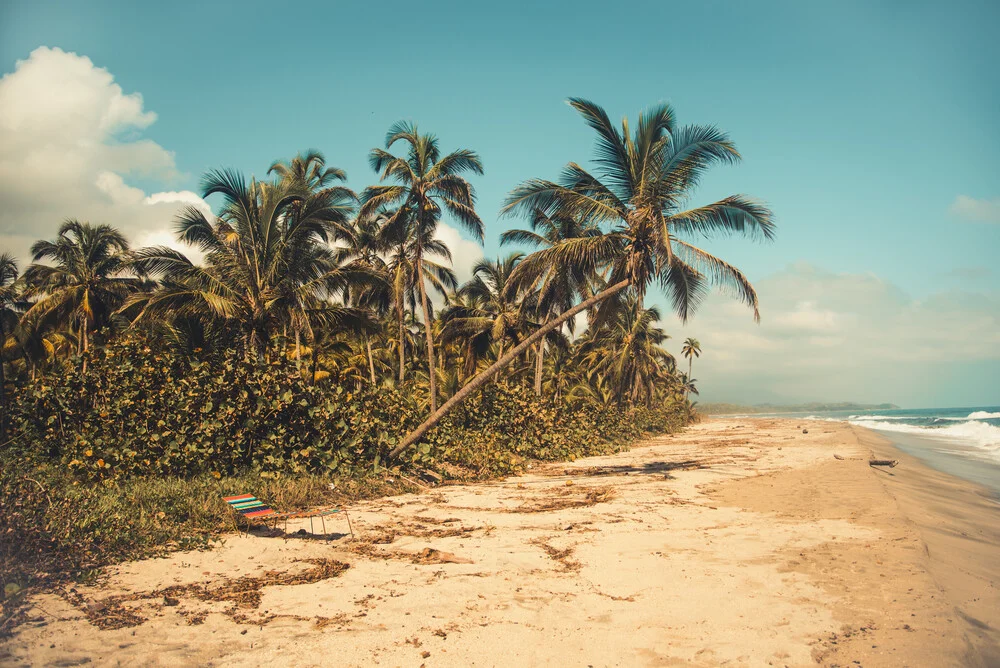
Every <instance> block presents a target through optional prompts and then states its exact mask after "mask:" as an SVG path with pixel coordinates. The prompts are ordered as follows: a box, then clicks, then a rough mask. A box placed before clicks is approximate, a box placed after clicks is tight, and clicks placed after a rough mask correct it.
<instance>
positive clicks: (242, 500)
mask: <svg viewBox="0 0 1000 668" xmlns="http://www.w3.org/2000/svg"><path fill="white" fill-rule="evenodd" d="M222 500H223V501H225V502H226V503H227V504H229V509H230V510H232V511H233V525H234V526H235V527H236V530H237V531H242V530H241V529H240V525H239V522H238V519H239V518H240V517H242V518H243V519H245V520H246V523H247V533H250V526H251V525H252V524H253V523H255V522H257V523H260V524H263V525H264V526H267V523H268V521H272V522H273V525H272V528H275V529H277V528H278V520H285V526H286V527H287V525H288V517H289V514H288V513H279V512H278V511H276V510H275V509H274V508H272V507H271V506H269V505H267V504H265V503H264V502H263V501H261V500H260V499H258V498H257V497H256V496H254V495H253V494H239V495H237V496H224V497H222Z"/></svg>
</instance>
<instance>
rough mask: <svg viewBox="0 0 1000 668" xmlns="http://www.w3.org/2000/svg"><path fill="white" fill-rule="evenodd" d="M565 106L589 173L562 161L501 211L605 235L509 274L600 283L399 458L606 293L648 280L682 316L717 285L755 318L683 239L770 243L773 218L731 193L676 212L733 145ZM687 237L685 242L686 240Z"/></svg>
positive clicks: (536, 256) (667, 112)
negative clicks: (573, 274)
mask: <svg viewBox="0 0 1000 668" xmlns="http://www.w3.org/2000/svg"><path fill="white" fill-rule="evenodd" d="M569 103H570V105H571V106H573V108H575V109H576V110H577V111H578V112H579V113H580V114H581V115H582V116H583V118H584V120H585V121H586V123H587V124H588V125H589V126H590V127H591V128H593V129H594V130H595V131H596V132H597V135H598V139H597V160H596V167H597V173H596V175H594V174H591V173H590V172H588V171H587V170H586V169H584V168H583V167H581V166H580V165H578V164H576V163H569V165H567V166H566V168H565V169H564V171H563V174H562V176H561V177H560V179H559V181H557V182H554V181H548V180H543V179H532V180H529V181H526V182H524V183H522V184H521V185H519V186H518V187H516V188H515V189H514V190H513V191H512V192H511V193H510V194H509V195H508V197H507V200H506V202H505V204H504V206H503V209H502V210H501V213H502V214H503V215H514V214H524V215H528V216H532V215H534V214H535V213H536V212H537V211H545V212H559V215H561V216H565V217H569V218H579V219H582V220H586V221H589V222H591V223H593V224H597V225H602V226H604V230H605V231H604V234H601V235H599V236H594V237H587V238H582V239H570V240H566V241H563V242H560V243H558V244H556V245H554V246H552V247H551V248H546V249H543V250H539V251H537V252H535V253H533V254H532V255H531V256H529V257H527V258H525V259H524V260H523V261H522V262H521V264H520V266H519V267H518V272H519V273H521V272H523V277H524V278H525V279H532V278H537V277H540V276H542V275H544V274H545V273H546V272H547V271H551V270H552V268H553V267H558V268H570V267H572V268H574V269H578V270H583V271H594V272H604V273H605V274H606V275H607V280H606V286H607V287H605V288H604V289H603V290H602V291H601V292H599V293H597V294H595V295H593V296H591V297H589V298H587V299H585V300H583V301H582V302H580V303H579V304H577V305H576V306H575V307H573V308H571V309H569V310H567V311H564V312H563V313H562V314H561V315H560V316H559V317H557V318H554V319H552V320H551V321H549V322H548V323H547V324H546V325H545V326H544V327H541V328H539V329H538V331H536V332H535V333H534V334H533V335H531V336H529V337H528V338H527V339H525V340H524V341H522V342H521V343H520V344H519V345H518V346H515V347H514V348H513V349H511V350H510V351H508V353H507V354H506V355H504V356H503V357H502V358H500V359H499V360H497V362H496V364H494V365H492V366H491V367H490V368H488V369H486V370H485V371H483V372H482V373H480V374H479V375H478V376H477V377H476V378H474V379H473V380H472V381H470V382H469V383H468V384H467V385H466V386H465V387H463V388H462V389H461V390H460V391H459V392H457V393H456V394H455V395H454V396H453V397H452V398H451V399H449V400H448V401H447V402H446V403H445V404H444V405H443V406H442V407H441V409H440V410H438V411H436V412H435V413H434V414H433V415H431V417H430V418H428V419H427V420H426V421H425V422H424V423H423V424H421V425H420V426H419V427H417V429H415V430H414V431H413V432H411V433H410V434H408V435H407V436H406V438H404V439H403V440H402V441H401V442H400V444H399V445H398V446H397V447H396V448H395V449H394V450H393V455H394V456H395V455H398V454H399V453H401V452H402V451H403V450H405V449H406V448H408V447H410V446H411V445H413V444H414V443H416V442H417V440H419V439H420V438H421V437H422V436H423V435H424V434H425V433H427V431H428V430H429V429H430V428H431V427H433V426H434V425H435V424H437V422H438V421H439V420H440V419H441V418H442V417H444V415H445V414H446V413H447V412H448V411H449V410H451V408H452V407H454V406H456V405H457V404H459V403H461V402H462V401H464V400H465V399H466V398H467V397H468V396H469V395H470V394H472V393H473V392H475V391H476V390H477V389H478V388H479V387H481V386H482V385H483V384H484V383H485V382H487V381H488V380H489V378H490V377H492V376H493V375H494V374H496V373H497V372H498V371H500V370H501V369H503V368H504V367H505V366H506V365H508V364H510V363H511V362H512V361H513V360H515V359H516V358H517V357H518V356H519V355H521V354H522V353H523V352H524V350H525V349H527V348H528V347H529V346H532V345H534V344H535V343H536V342H537V341H539V340H540V339H541V338H542V337H543V336H545V335H546V334H547V333H548V332H549V331H551V330H552V329H555V328H556V327H559V326H560V325H561V324H562V323H563V322H565V321H567V320H569V319H570V318H572V317H573V316H575V315H576V314H577V313H580V312H582V311H584V310H586V309H589V308H591V307H598V308H597V310H596V312H595V320H594V323H596V324H597V325H599V324H600V323H601V321H602V320H603V319H604V318H606V317H607V315H609V313H608V309H607V308H601V305H602V303H603V302H604V301H605V300H607V299H608V298H609V297H612V296H614V295H615V294H617V293H619V292H621V291H623V290H626V289H631V290H633V291H634V292H635V293H636V296H637V299H636V307H637V308H638V309H641V308H642V301H643V298H644V296H645V294H646V291H647V290H648V288H649V286H650V284H652V283H653V282H656V283H657V284H659V285H660V286H661V287H662V288H663V289H664V290H665V291H666V293H667V297H668V298H669V301H670V303H671V305H672V307H673V309H674V310H675V312H676V313H677V314H678V316H679V317H680V318H681V320H682V321H686V320H687V319H688V318H689V317H690V316H691V315H693V313H694V312H695V309H696V308H697V306H698V304H699V302H700V301H701V300H702V298H703V297H704V296H705V295H706V294H707V292H708V291H709V289H710V287H711V286H712V285H713V284H714V285H718V286H720V287H722V288H724V289H727V290H729V291H730V292H732V293H734V294H735V295H736V296H737V297H739V298H740V299H741V300H742V301H743V302H744V303H745V304H747V305H748V306H750V307H751V309H752V310H753V315H754V318H755V319H759V317H760V314H759V311H758V303H757V293H756V292H755V291H754V289H753V286H752V285H751V284H750V282H749V281H748V280H747V279H746V277H745V276H744V275H743V273H742V272H740V271H739V270H738V269H737V268H736V267H734V266H732V265H730V264H728V263H726V262H724V261H723V260H721V259H720V258H718V257H715V256H714V255H711V254H710V253H708V252H707V251H705V250H703V249H702V248H700V247H698V246H696V245H694V243H692V241H691V240H692V238H694V237H698V236H702V237H710V236H711V235H713V234H723V235H731V234H743V235H747V236H750V237H752V238H759V239H768V240H769V239H771V238H773V236H774V231H775V227H774V223H773V221H772V215H771V212H770V210H768V209H767V208H766V207H765V206H763V205H761V204H759V203H757V202H755V201H754V200H752V199H750V198H749V197H746V196H743V195H733V196H730V197H727V198H725V199H722V200H719V201H717V202H714V203H711V204H707V205H704V206H701V207H697V208H688V209H685V208H683V205H684V203H685V202H686V201H687V200H688V198H689V196H690V195H691V191H692V189H693V188H694V186H696V185H697V183H698V181H699V179H700V177H701V176H702V175H703V174H704V172H705V170H706V169H707V168H708V167H710V166H712V165H714V164H718V163H722V164H732V163H735V162H737V161H738V160H739V159H740V154H739V153H738V152H737V150H736V147H735V146H734V145H733V143H732V142H731V141H730V140H729V138H728V136H727V135H726V134H725V133H723V132H722V131H720V130H718V129H717V128H714V127H709V126H698V125H695V126H686V127H679V126H677V124H676V121H675V118H674V111H673V109H672V108H671V107H670V106H669V105H666V104H661V105H658V106H656V107H653V108H652V109H651V110H649V111H648V112H646V113H643V114H641V115H640V116H639V122H638V124H637V125H636V128H635V131H634V132H631V131H630V129H629V124H628V121H627V120H624V121H623V122H622V126H621V129H618V128H616V127H615V126H614V124H612V122H611V120H610V119H609V118H608V115H607V113H606V112H605V111H604V109H602V108H601V107H599V106H597V105H596V104H594V103H592V102H589V101H587V100H583V99H580V98H571V99H570V100H569ZM685 239H687V240H685Z"/></svg>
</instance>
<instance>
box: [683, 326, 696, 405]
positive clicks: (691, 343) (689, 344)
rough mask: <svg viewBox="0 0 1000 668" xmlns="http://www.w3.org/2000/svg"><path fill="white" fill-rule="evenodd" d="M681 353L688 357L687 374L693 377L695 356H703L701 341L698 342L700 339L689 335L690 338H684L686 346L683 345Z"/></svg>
mask: <svg viewBox="0 0 1000 668" xmlns="http://www.w3.org/2000/svg"><path fill="white" fill-rule="evenodd" d="M681 355H683V356H684V357H686V358H687V360H688V373H687V375H688V378H690V377H691V365H692V363H693V362H694V358H695V357H701V343H699V342H698V339H693V338H691V337H688V338H686V339H684V346H683V347H681ZM685 394H687V393H685ZM695 394H697V392H695Z"/></svg>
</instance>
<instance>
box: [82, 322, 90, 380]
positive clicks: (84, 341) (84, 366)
mask: <svg viewBox="0 0 1000 668" xmlns="http://www.w3.org/2000/svg"><path fill="white" fill-rule="evenodd" d="M82 344H83V373H84V374H85V375H86V373H87V353H88V352H89V351H90V346H89V345H88V343H87V321H86V320H84V321H83V341H82Z"/></svg>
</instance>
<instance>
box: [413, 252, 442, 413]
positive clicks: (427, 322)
mask: <svg viewBox="0 0 1000 668" xmlns="http://www.w3.org/2000/svg"><path fill="white" fill-rule="evenodd" d="M421 262H422V259H421V258H419V257H418V258H417V282H418V283H420V305H421V307H422V308H423V309H424V333H425V334H426V335H427V376H428V378H430V381H431V382H430V386H431V387H430V391H431V414H432V415H433V414H434V412H435V411H437V380H436V379H435V376H436V375H437V374H436V373H435V369H436V367H435V365H434V334H433V332H431V326H432V325H433V323H432V322H431V309H430V306H429V305H428V304H427V288H426V287H425V286H424V271H423V268H422V267H421V266H420V263H421Z"/></svg>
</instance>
